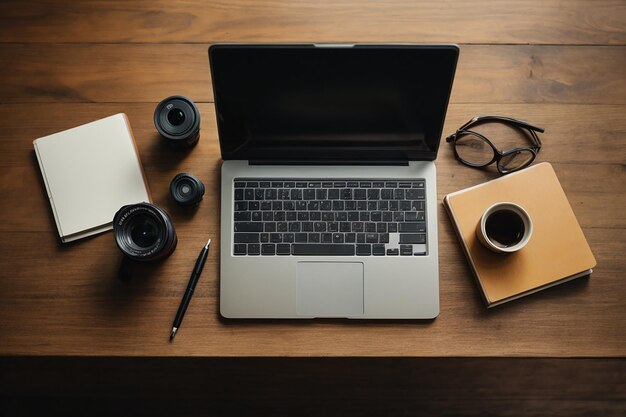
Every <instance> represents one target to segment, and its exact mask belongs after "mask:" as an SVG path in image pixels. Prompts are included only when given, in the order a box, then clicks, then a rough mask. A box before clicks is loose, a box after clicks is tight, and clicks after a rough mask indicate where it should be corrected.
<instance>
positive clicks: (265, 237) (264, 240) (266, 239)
mask: <svg viewBox="0 0 626 417" xmlns="http://www.w3.org/2000/svg"><path fill="white" fill-rule="evenodd" d="M259 240H260V241H261V243H267V242H269V241H270V234H269V233H261V235H260V236H259Z"/></svg>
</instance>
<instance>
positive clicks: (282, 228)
mask: <svg viewBox="0 0 626 417" xmlns="http://www.w3.org/2000/svg"><path fill="white" fill-rule="evenodd" d="M276 231H277V232H288V231H289V223H287V222H278V223H276Z"/></svg>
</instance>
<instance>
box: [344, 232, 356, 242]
mask: <svg viewBox="0 0 626 417" xmlns="http://www.w3.org/2000/svg"><path fill="white" fill-rule="evenodd" d="M345 241H346V243H354V242H356V233H346V234H345Z"/></svg>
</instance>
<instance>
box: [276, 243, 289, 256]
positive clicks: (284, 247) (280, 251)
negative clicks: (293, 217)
mask: <svg viewBox="0 0 626 417" xmlns="http://www.w3.org/2000/svg"><path fill="white" fill-rule="evenodd" d="M276 255H291V245H290V244H288V243H280V244H278V245H276Z"/></svg>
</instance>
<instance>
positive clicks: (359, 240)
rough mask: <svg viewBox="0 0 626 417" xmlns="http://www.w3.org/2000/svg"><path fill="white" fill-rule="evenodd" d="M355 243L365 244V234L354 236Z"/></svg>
mask: <svg viewBox="0 0 626 417" xmlns="http://www.w3.org/2000/svg"><path fill="white" fill-rule="evenodd" d="M356 243H365V233H357V234H356Z"/></svg>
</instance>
